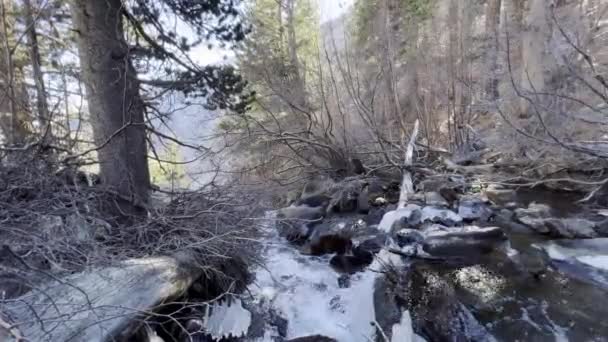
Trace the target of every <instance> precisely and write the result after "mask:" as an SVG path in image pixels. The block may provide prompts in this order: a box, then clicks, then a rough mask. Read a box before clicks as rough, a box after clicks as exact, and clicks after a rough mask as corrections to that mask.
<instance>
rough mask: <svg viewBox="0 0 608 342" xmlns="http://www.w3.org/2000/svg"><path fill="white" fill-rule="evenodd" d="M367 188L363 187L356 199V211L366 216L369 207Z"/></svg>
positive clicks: (366, 186)
mask: <svg viewBox="0 0 608 342" xmlns="http://www.w3.org/2000/svg"><path fill="white" fill-rule="evenodd" d="M368 188H369V186H368V185H365V186H364V187H363V190H361V192H360V193H359V196H358V197H357V210H358V211H359V213H361V214H367V213H368V212H369V208H370V205H369V191H368Z"/></svg>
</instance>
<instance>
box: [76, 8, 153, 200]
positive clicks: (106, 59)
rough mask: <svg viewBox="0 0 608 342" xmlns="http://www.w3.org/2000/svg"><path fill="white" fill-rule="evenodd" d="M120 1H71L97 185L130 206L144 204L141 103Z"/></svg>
mask: <svg viewBox="0 0 608 342" xmlns="http://www.w3.org/2000/svg"><path fill="white" fill-rule="evenodd" d="M122 6H123V4H122V2H121V0H104V1H87V0H72V1H71V2H70V8H71V12H72V17H73V21H74V26H75V29H76V30H77V33H78V35H77V36H78V39H77V42H78V51H79V55H80V65H81V67H82V78H83V81H84V83H85V86H86V94H87V102H88V108H89V113H90V117H91V121H92V124H93V134H94V140H95V143H96V144H97V146H98V148H99V150H98V158H99V163H100V176H101V180H102V183H103V184H105V185H106V186H107V187H109V188H110V189H112V190H114V191H116V192H117V193H118V194H120V195H122V196H123V197H127V198H128V199H129V200H130V201H132V202H133V203H135V204H145V203H146V202H147V199H148V190H149V188H150V177H149V171H148V161H147V148H146V129H145V123H144V104H143V101H142V99H141V98H140V95H139V83H138V81H137V77H136V76H137V75H136V71H135V69H134V67H133V64H132V62H131V59H130V56H129V50H128V46H127V44H126V42H125V38H124V36H125V32H124V29H123V20H122V13H121V11H122Z"/></svg>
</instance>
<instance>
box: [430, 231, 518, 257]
mask: <svg viewBox="0 0 608 342" xmlns="http://www.w3.org/2000/svg"><path fill="white" fill-rule="evenodd" d="M424 237H425V238H424V242H423V244H422V249H423V250H424V251H425V252H426V253H428V254H430V255H432V256H435V257H477V256H480V255H484V254H488V253H490V252H492V251H493V250H495V249H497V248H498V247H500V246H502V245H503V244H504V242H505V241H506V240H507V237H506V235H505V234H504V232H503V231H502V229H500V228H498V227H487V228H479V227H475V226H467V227H459V228H446V229H431V230H429V231H425V232H424Z"/></svg>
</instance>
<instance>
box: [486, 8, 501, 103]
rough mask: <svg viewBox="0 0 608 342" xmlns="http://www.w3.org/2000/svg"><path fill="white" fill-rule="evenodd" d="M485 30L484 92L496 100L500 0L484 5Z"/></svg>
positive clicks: (489, 98) (497, 94)
mask: <svg viewBox="0 0 608 342" xmlns="http://www.w3.org/2000/svg"><path fill="white" fill-rule="evenodd" d="M486 6H487V7H486V23H485V26H486V27H485V30H486V34H487V39H488V71H489V74H488V79H487V83H486V94H487V98H488V100H491V101H494V100H497V99H498V97H499V96H500V94H499V92H498V77H497V75H496V72H497V70H496V69H497V67H498V49H499V47H500V44H499V28H500V8H501V6H502V0H489V1H488V3H487V5H486Z"/></svg>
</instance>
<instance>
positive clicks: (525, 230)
mask: <svg viewBox="0 0 608 342" xmlns="http://www.w3.org/2000/svg"><path fill="white" fill-rule="evenodd" d="M492 222H493V224H495V225H497V226H498V227H501V228H502V229H504V230H505V231H507V232H511V233H516V234H532V233H534V230H533V229H531V228H530V227H528V226H526V225H523V224H521V223H517V222H515V217H514V215H513V212H512V211H510V210H508V209H501V210H500V211H498V212H497V213H496V214H495V215H494V221H492Z"/></svg>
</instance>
